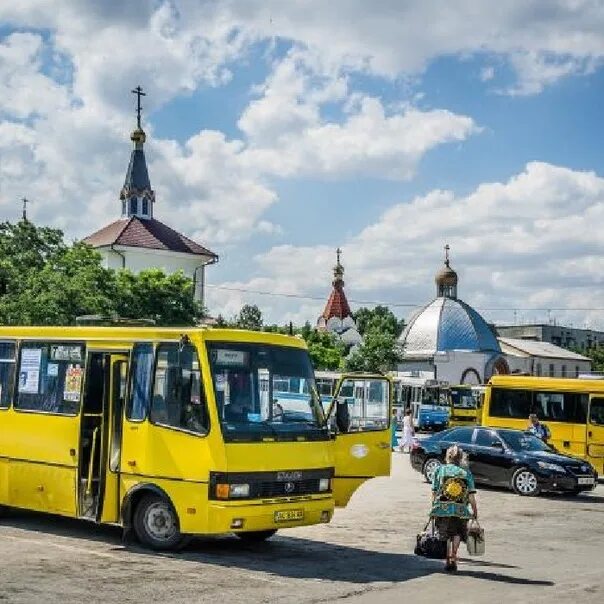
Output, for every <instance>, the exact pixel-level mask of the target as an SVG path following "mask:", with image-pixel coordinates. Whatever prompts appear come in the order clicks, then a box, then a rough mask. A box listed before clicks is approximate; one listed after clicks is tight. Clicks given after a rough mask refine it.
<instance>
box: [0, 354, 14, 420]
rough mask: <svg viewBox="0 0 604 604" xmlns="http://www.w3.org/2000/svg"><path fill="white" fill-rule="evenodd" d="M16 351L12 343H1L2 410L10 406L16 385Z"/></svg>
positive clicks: (0, 392)
mask: <svg viewBox="0 0 604 604" xmlns="http://www.w3.org/2000/svg"><path fill="white" fill-rule="evenodd" d="M15 350H16V347H15V345H14V344H13V343H12V342H0V409H6V408H8V407H9V406H10V401H11V398H12V394H13V386H14V384H15Z"/></svg>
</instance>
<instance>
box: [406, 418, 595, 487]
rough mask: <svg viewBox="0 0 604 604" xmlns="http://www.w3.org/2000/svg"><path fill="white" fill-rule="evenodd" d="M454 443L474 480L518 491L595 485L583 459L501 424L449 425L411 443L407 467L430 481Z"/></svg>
mask: <svg viewBox="0 0 604 604" xmlns="http://www.w3.org/2000/svg"><path fill="white" fill-rule="evenodd" d="M453 444H458V445H459V446H461V448H462V449H463V450H464V451H465V452H466V453H467V454H468V457H469V461H470V470H471V471H472V474H473V475H474V479H475V481H476V482H477V483H483V484H489V485H493V486H504V487H508V488H511V489H512V490H514V491H515V492H516V493H518V494H519V495H527V496H531V495H537V494H539V492H540V491H564V492H567V493H571V494H578V493H581V492H582V491H590V490H592V489H594V488H595V486H596V483H597V480H598V475H597V473H596V471H595V469H594V468H593V467H592V466H591V464H589V463H588V462H586V461H584V460H582V459H578V458H576V457H571V456H569V455H562V454H560V453H558V452H557V451H556V450H555V449H553V448H552V447H550V446H549V445H547V444H545V443H544V442H542V441H541V440H540V439H538V438H537V437H535V436H533V435H532V434H528V433H526V432H522V431H520V430H508V429H503V428H482V427H476V428H475V427H467V428H466V427H461V428H449V429H448V430H445V431H443V432H440V433H439V434H435V435H434V436H432V437H430V438H427V439H425V440H422V441H416V442H415V443H414V446H413V447H412V449H411V455H410V459H411V465H412V467H413V468H414V469H415V470H417V471H418V472H421V473H422V474H423V475H424V477H425V478H426V480H428V481H429V482H431V481H432V478H433V477H434V474H435V472H436V470H437V469H438V467H439V466H440V465H441V464H442V463H444V459H445V452H446V451H447V448H448V447H450V446H451V445H453Z"/></svg>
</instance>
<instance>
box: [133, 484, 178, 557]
mask: <svg viewBox="0 0 604 604" xmlns="http://www.w3.org/2000/svg"><path fill="white" fill-rule="evenodd" d="M133 526H134V532H135V533H136V536H137V537H138V540H139V541H140V542H141V543H142V544H143V545H146V546H147V547H150V548H151V549H155V550H171V549H175V548H176V547H177V546H178V545H180V543H181V541H182V535H181V533H180V528H179V525H178V516H177V515H176V511H175V510H174V507H173V506H172V504H171V503H170V502H169V501H168V500H167V499H165V498H164V497H160V496H159V495H153V494H150V495H145V496H144V497H143V498H142V499H141V500H140V502H139V504H138V505H137V506H136V509H135V510H134V521H133Z"/></svg>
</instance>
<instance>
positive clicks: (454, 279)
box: [397, 245, 510, 384]
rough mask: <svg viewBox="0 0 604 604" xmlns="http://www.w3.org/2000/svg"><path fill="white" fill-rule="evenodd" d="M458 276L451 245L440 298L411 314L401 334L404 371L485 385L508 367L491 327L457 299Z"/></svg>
mask: <svg viewBox="0 0 604 604" xmlns="http://www.w3.org/2000/svg"><path fill="white" fill-rule="evenodd" d="M458 281H459V279H458V276H457V273H456V272H455V271H454V270H453V269H452V268H451V264H450V260H449V246H448V245H447V246H446V247H445V264H444V266H443V267H442V268H441V270H439V271H438V273H437V274H436V278H435V283H436V298H434V300H432V301H431V302H430V303H428V304H426V305H425V306H424V307H423V308H422V309H420V310H419V311H418V312H417V313H415V314H414V315H413V316H412V317H411V318H410V319H409V322H408V324H407V327H406V328H405V330H404V331H403V333H402V334H401V337H400V340H399V343H400V346H401V351H402V361H401V363H400V364H399V365H398V367H397V369H398V371H399V372H400V373H402V374H406V375H417V376H423V377H429V378H433V379H438V380H444V381H447V382H449V383H450V384H484V383H486V382H487V381H488V380H489V379H490V377H491V376H492V375H494V374H506V373H509V372H510V369H509V365H508V362H507V360H506V357H505V355H504V354H503V352H502V350H501V346H500V343H499V342H498V340H497V337H496V335H495V333H494V332H493V330H492V329H491V327H490V326H489V325H488V324H487V322H486V321H485V320H484V319H483V318H482V316H481V315H480V314H479V313H478V312H477V311H476V310H474V309H473V308H472V307H471V306H469V305H468V304H466V303H465V302H463V301H462V300H460V299H458V297H457V285H458Z"/></svg>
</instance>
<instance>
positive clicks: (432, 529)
mask: <svg viewBox="0 0 604 604" xmlns="http://www.w3.org/2000/svg"><path fill="white" fill-rule="evenodd" d="M414 553H415V555H417V556H423V557H424V558H433V559H436V560H444V559H445V558H446V557H447V540H446V539H443V538H442V537H441V536H440V535H439V534H438V531H437V530H436V526H435V524H434V518H430V519H429V520H428V522H427V523H426V526H425V527H424V530H423V531H422V532H421V533H418V535H417V537H416V544H415V550H414Z"/></svg>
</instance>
